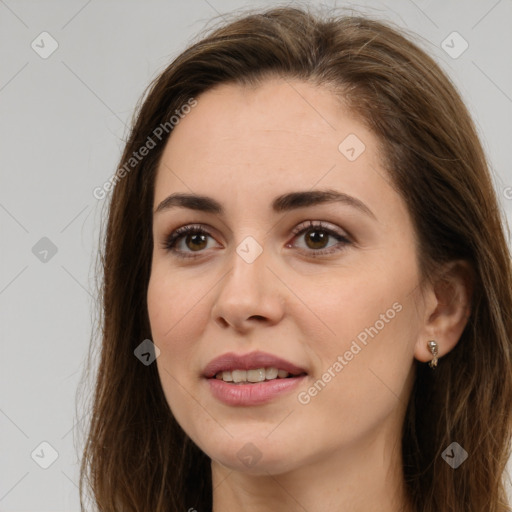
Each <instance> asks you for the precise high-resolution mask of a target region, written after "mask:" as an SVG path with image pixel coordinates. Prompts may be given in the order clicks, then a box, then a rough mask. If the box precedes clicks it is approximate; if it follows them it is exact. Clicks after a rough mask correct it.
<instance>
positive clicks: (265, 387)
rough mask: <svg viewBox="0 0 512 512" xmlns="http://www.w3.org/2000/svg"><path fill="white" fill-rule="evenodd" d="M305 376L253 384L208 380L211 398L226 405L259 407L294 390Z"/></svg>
mask: <svg viewBox="0 0 512 512" xmlns="http://www.w3.org/2000/svg"><path fill="white" fill-rule="evenodd" d="M305 378H306V375H301V376H300V377H289V378H286V379H274V380H268V381H264V382H258V383H255V384H233V383H231V382H224V381H223V380H221V379H216V378H213V379H208V384H209V385H210V391H211V392H212V394H213V396H214V397H215V398H217V399H218V400H220V401H221V402H224V403H225V404H227V405H238V406H240V405H260V404H265V403H267V402H270V401H271V400H273V399H274V398H276V397H278V396H281V395H284V394H285V393H289V392H290V391H292V390H293V389H295V388H296V387H297V386H298V385H299V384H300V383H301V382H302V381H303V380H304V379H305Z"/></svg>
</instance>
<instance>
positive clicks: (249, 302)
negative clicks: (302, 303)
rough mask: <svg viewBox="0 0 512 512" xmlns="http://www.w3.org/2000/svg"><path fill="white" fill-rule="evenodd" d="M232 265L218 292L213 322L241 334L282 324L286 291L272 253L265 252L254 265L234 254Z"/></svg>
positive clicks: (248, 259) (253, 262)
mask: <svg viewBox="0 0 512 512" xmlns="http://www.w3.org/2000/svg"><path fill="white" fill-rule="evenodd" d="M241 245H242V244H241ZM229 264H230V266H231V268H230V270H229V271H228V272H227V274H226V275H225V277H224V278H223V279H221V281H220V283H219V286H218V287H217V288H216V290H217V295H216V297H215V302H214V304H213V307H212V317H213V319H214V320H215V321H216V322H217V323H218V324H219V325H221V327H223V328H226V327H228V326H231V327H232V328H234V329H236V330H237V331H247V330H250V329H251V328H254V327H255V326H256V325H261V324H263V323H264V324H268V325H274V324H276V323H278V322H279V321H280V320H281V318H282V317H283V315H284V307H285V296H284V293H285V291H286V288H285V287H284V285H283V284H282V283H281V281H280V280H279V279H277V278H276V271H275V270H274V268H273V267H276V265H275V264H274V265H273V262H272V257H271V251H270V250H263V252H261V254H259V255H258V256H257V257H256V258H255V259H254V261H251V258H246V257H245V255H244V253H243V252H240V253H239V252H237V251H233V255H232V258H231V260H230V262H229Z"/></svg>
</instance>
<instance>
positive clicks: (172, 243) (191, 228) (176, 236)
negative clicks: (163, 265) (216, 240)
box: [162, 220, 352, 259]
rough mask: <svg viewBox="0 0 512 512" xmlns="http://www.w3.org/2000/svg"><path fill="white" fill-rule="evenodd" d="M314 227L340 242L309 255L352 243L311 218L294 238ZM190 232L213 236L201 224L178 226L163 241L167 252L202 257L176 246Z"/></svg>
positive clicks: (336, 250) (312, 251)
mask: <svg viewBox="0 0 512 512" xmlns="http://www.w3.org/2000/svg"><path fill="white" fill-rule="evenodd" d="M312 228H317V230H318V231H323V232H325V233H327V234H328V235H329V236H332V237H333V238H335V239H336V240H337V241H338V242H339V243H338V244H336V245H335V246H332V247H330V248H329V249H319V250H315V249H307V250H306V252H307V253H308V256H312V257H321V256H326V255H328V254H332V253H335V252H339V251H342V250H343V249H344V248H345V246H346V245H350V244H352V242H351V240H349V238H348V237H346V236H344V235H342V234H340V233H338V232H336V231H334V230H333V229H331V228H329V227H327V225H325V224H324V223H323V222H321V221H318V222H314V221H311V220H310V221H308V224H307V225H304V224H300V225H299V226H297V227H296V228H295V229H293V231H292V234H293V235H294V238H295V237H298V236H300V235H302V234H304V233H307V232H308V231H311V230H312ZM189 234H191V235H207V236H210V237H212V235H211V234H210V233H209V232H208V231H206V230H205V229H204V228H203V227H202V226H201V225H199V224H190V225H188V226H183V227H181V228H178V229H176V230H175V231H173V232H172V233H170V234H169V235H168V236H167V237H166V239H165V240H164V242H163V243H162V247H163V249H164V250H165V251H167V252H172V253H174V254H175V255H176V256H177V257H178V258H183V259H186V258H198V257H201V252H203V251H197V253H195V254H194V252H192V253H189V251H181V250H179V249H176V248H175V247H176V244H177V242H179V241H180V239H181V238H183V237H184V236H186V235H189ZM212 238H213V237H212ZM340 243H341V245H342V247H340V248H337V249H336V248H335V247H337V246H339V245H340Z"/></svg>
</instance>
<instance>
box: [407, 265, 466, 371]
mask: <svg viewBox="0 0 512 512" xmlns="http://www.w3.org/2000/svg"><path fill="white" fill-rule="evenodd" d="M473 282H474V281H473V270H472V267H471V265H470V264H469V263H468V262H466V261H463V260H457V261H453V262H450V263H448V264H447V265H446V266H445V268H444V269H443V270H442V272H441V274H440V277H438V278H437V279H436V281H435V282H434V283H433V284H430V285H428V287H427V289H426V291H425V295H424V296H425V302H424V304H425V310H424V317H423V318H424V325H423V326H422V327H421V328H420V331H419V333H418V340H417V341H416V346H415V348H414V357H415V358H416V359H418V360H419V361H422V362H427V361H431V360H432V358H433V356H432V354H431V352H430V350H429V349H428V346H427V342H428V341H429V340H435V341H436V342H437V345H438V347H439V354H438V357H439V358H441V357H442V356H444V355H446V354H447V353H448V352H450V350H452V349H453V348H454V347H455V345H457V342H458V341H459V339H460V337H461V335H462V332H463V331H464V327H465V326H466V324H467V321H468V319H469V316H470V314H471V297H472V294H473Z"/></svg>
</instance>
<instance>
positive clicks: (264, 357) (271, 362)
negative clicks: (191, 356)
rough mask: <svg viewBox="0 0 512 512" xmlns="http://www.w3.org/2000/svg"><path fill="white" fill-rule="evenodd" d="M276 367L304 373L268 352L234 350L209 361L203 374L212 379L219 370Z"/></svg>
mask: <svg viewBox="0 0 512 512" xmlns="http://www.w3.org/2000/svg"><path fill="white" fill-rule="evenodd" d="M271 367H273V368H277V369H278V370H284V371H286V372H288V373H289V374H291V375H292V376H296V375H303V374H306V373H307V372H306V370H305V369H304V368H301V367H300V366H297V365H295V364H293V363H291V362H290V361H286V360H285V359H282V358H280V357H277V356H274V355H272V354H268V353H266V352H259V351H257V352H251V353H249V354H245V355H241V354H235V353H234V352H228V353H226V354H223V355H221V356H219V357H216V358H215V359H213V360H212V361H210V362H209V363H208V364H207V365H206V367H205V369H204V371H203V376H204V377H206V378H207V379H212V378H214V377H215V375H216V374H217V373H219V372H223V371H233V370H256V369H258V368H271Z"/></svg>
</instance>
